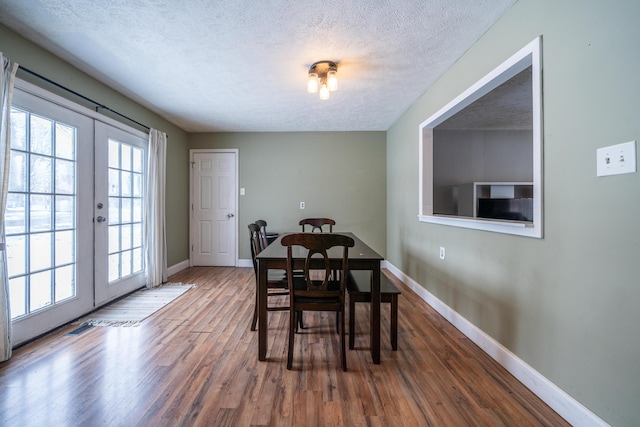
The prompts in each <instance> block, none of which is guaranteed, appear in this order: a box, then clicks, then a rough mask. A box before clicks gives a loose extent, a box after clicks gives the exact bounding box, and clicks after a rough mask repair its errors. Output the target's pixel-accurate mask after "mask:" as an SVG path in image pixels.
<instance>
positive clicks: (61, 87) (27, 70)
mask: <svg viewBox="0 0 640 427" xmlns="http://www.w3.org/2000/svg"><path fill="white" fill-rule="evenodd" d="M19 68H20V69H21V70H23V71H26V72H27V73H29V74H31V75H33V76H35V77H37V78H39V79H42V80H44V81H46V82H47V83H50V84H52V85H54V86H57V87H59V88H60V89H62V90H66V91H67V92H69V93H72V94H74V95H75V96H79V97H80V98H82V99H84V100H85V101H89V102H91V103H92V104H94V105H95V106H96V112H97V111H98V108H102V109H103V110H107V111H110V112H112V113H113V114H116V115H118V116H120V117H122V118H123V119H126V120H129V121H130V122H132V123H135V124H137V125H138V126H142V127H143V128H145V129H147V130H151V128H150V127H149V126H147V125H143V124H142V123H140V122H138V121H136V120H133V119H132V118H130V117H127V116H125V115H124V114H121V113H118V112H117V111H115V110H112V109H111V108H109V107H107V106H106V105H104V104H101V103H99V102H97V101H94V100H93V99H91V98H88V97H86V96H84V95H82V94H80V93H78V92H76V91H75V90H72V89H69V88H68V87H65V86H63V85H61V84H60V83H56V82H54V81H53V80H51V79H49V78H47V77H45V76H43V75H41V74H38V73H36V72H35V71H31V70H30V69H28V68H26V67H23V66H22V65H20V66H19Z"/></svg>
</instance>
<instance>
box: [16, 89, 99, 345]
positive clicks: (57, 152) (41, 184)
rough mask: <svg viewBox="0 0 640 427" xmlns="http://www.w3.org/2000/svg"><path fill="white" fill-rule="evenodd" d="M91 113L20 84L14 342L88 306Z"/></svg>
mask: <svg viewBox="0 0 640 427" xmlns="http://www.w3.org/2000/svg"><path fill="white" fill-rule="evenodd" d="M93 134H94V128H93V120H92V119H90V118H89V117H86V116H84V115H82V114H78V113H76V112H73V111H71V110H69V109H66V108H63V107H61V106H59V105H57V104H55V103H53V102H50V101H47V100H45V99H43V98H41V97H39V96H35V95H33V94H30V93H28V92H26V91H24V90H20V89H17V88H16V90H15V92H14V97H13V102H12V108H11V166H10V181H9V193H8V197H7V208H6V211H5V230H6V234H7V240H6V241H7V261H8V275H9V286H10V304H11V316H12V327H13V344H14V345H17V344H20V343H21V342H24V341H26V340H28V339H31V338H34V337H36V336H38V335H40V334H43V333H45V332H47V331H49V330H51V329H52V328H55V327H57V326H60V325H62V324H64V323H66V322H68V321H70V320H73V319H75V318H77V317H79V316H81V315H82V314H84V313H86V312H88V311H91V309H92V308H93V230H92V219H93V212H92V209H91V204H92V199H93Z"/></svg>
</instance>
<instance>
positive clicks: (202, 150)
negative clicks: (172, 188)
mask: <svg viewBox="0 0 640 427" xmlns="http://www.w3.org/2000/svg"><path fill="white" fill-rule="evenodd" d="M196 153H233V154H234V157H235V160H236V161H235V169H236V179H235V181H236V188H234V192H233V194H234V202H235V205H236V214H235V216H234V224H235V227H234V228H235V230H234V232H235V236H236V238H235V244H234V249H233V250H234V253H235V255H234V258H235V261H234V264H235V267H238V263H239V259H238V240H239V238H238V216H239V211H240V207H239V205H238V202H239V200H238V188H239V185H240V183H239V179H240V171H239V169H240V168H239V164H240V159H239V157H240V156H239V153H240V150H239V149H237V148H190V149H189V163H190V167H189V267H193V255H192V254H193V245H194V242H193V229H192V227H193V203H194V197H195V195H194V194H193V189H194V186H193V165H194V163H195V162H194V160H193V156H194V154H196Z"/></svg>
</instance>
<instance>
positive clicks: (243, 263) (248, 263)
mask: <svg viewBox="0 0 640 427" xmlns="http://www.w3.org/2000/svg"><path fill="white" fill-rule="evenodd" d="M236 267H253V261H251V260H250V259H239V260H238V262H237V263H236Z"/></svg>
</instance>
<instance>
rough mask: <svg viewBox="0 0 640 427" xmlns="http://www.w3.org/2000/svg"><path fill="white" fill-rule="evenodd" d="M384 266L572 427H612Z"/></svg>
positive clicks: (457, 315)
mask: <svg viewBox="0 0 640 427" xmlns="http://www.w3.org/2000/svg"><path fill="white" fill-rule="evenodd" d="M382 267H386V268H387V269H389V271H391V272H392V273H393V274H394V275H395V276H396V277H398V278H399V279H400V280H402V282H403V283H405V284H406V285H407V286H409V287H410V288H411V290H413V291H414V292H415V293H416V294H418V296H419V297H420V298H422V299H423V300H424V301H425V302H426V303H427V304H429V305H430V306H431V307H433V309H434V310H436V311H437V312H438V313H440V314H441V315H442V316H443V317H444V318H445V319H447V320H448V321H449V322H450V323H451V324H452V325H453V326H455V327H456V328H457V329H458V330H460V332H462V333H463V334H464V335H466V336H467V338H469V339H470V340H471V341H473V342H474V343H475V344H476V345H477V346H478V347H480V348H481V349H482V350H483V351H484V352H485V353H487V354H488V355H489V356H490V357H491V358H493V359H494V360H495V361H496V362H498V363H499V364H500V365H502V366H503V367H504V368H505V369H506V370H507V371H509V372H510V373H511V374H512V375H513V376H514V377H516V378H517V379H518V380H519V381H520V382H521V383H522V384H524V385H525V386H526V387H527V388H529V389H530V390H531V391H532V392H533V393H534V394H535V395H537V396H538V397H539V398H540V399H541V400H542V401H544V402H545V403H546V404H547V405H549V406H550V407H551V408H553V410H554V411H556V412H557V413H558V414H559V415H560V416H561V417H562V418H564V419H565V420H567V422H569V423H570V424H571V425H574V426H593V427H605V426H609V424H607V423H606V422H605V421H604V420H602V419H601V418H600V417H598V416H597V415H596V414H594V413H593V412H591V411H590V410H589V409H588V408H586V407H585V406H584V405H582V404H581V403H580V402H578V401H577V400H575V399H574V398H573V397H571V396H570V395H568V394H567V393H566V392H564V391H563V390H562V389H560V388H559V387H558V386H556V385H555V384H553V383H552V382H551V381H549V380H548V379H547V378H545V377H544V376H543V375H542V374H540V373H539V372H538V371H536V370H535V369H533V368H532V367H531V366H529V365H528V364H527V363H525V362H524V361H523V360H522V359H520V358H518V357H517V356H516V355H515V354H513V353H512V352H511V351H509V349H507V348H506V347H504V346H503V345H502V344H500V343H499V342H497V341H496V340H494V339H493V338H492V337H490V336H489V335H487V334H486V333H485V332H484V331H482V330H481V329H479V328H478V327H477V326H475V325H474V324H473V323H471V322H470V321H468V320H467V319H465V318H464V317H462V316H461V315H460V314H459V313H457V312H456V311H455V310H453V309H452V308H451V307H449V306H448V305H446V304H445V303H444V302H442V301H440V300H439V299H438V298H437V297H436V296H435V295H433V294H432V293H430V292H429V291H427V290H426V289H425V288H423V287H422V286H421V285H420V284H419V283H418V282H416V281H415V280H413V279H412V278H411V277H409V276H407V275H406V274H404V273H403V272H402V271H400V270H399V269H398V268H396V267H395V266H394V265H393V264H391V263H390V262H388V261H384V262H383V264H382Z"/></svg>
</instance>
